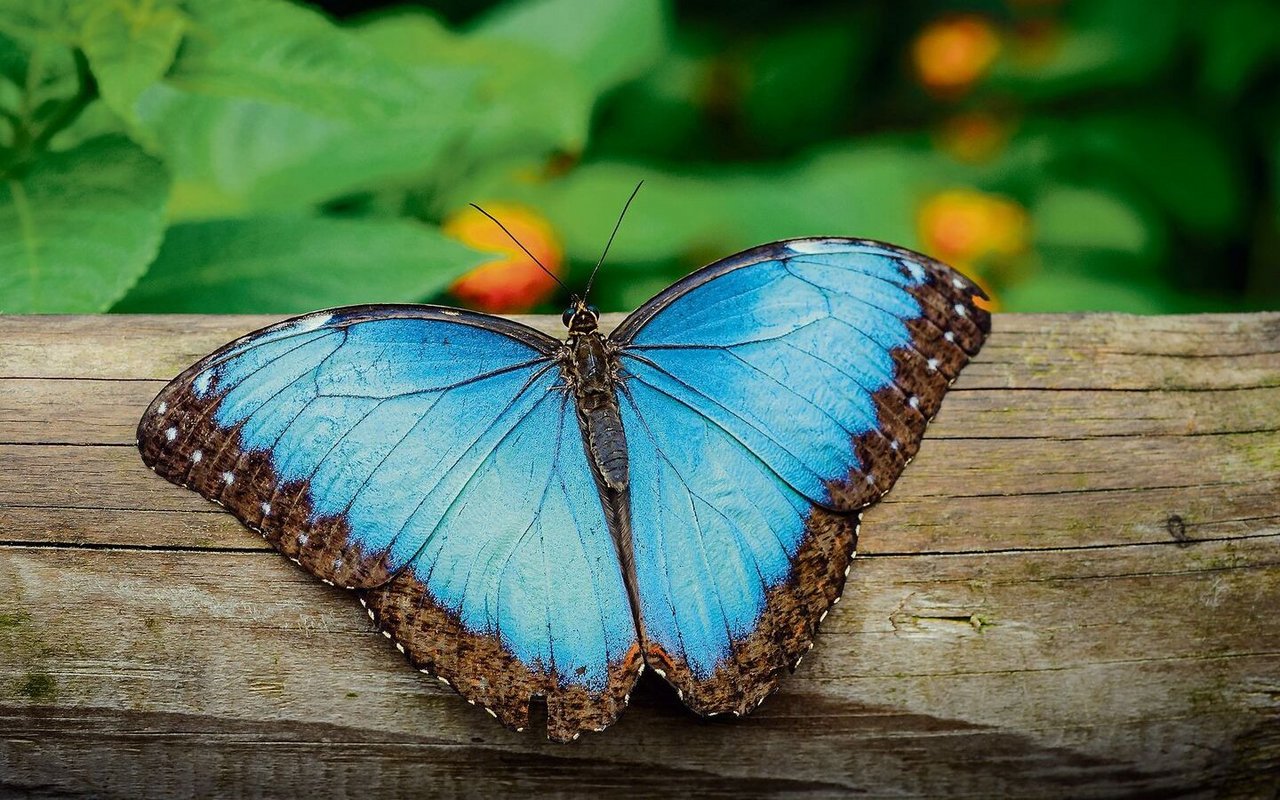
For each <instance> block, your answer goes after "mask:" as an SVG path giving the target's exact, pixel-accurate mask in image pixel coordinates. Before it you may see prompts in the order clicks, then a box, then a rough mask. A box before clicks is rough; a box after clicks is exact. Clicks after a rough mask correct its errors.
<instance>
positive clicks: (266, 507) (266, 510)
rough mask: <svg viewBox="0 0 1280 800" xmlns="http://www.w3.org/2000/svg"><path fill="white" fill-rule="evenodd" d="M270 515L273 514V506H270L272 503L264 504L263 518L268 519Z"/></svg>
mask: <svg viewBox="0 0 1280 800" xmlns="http://www.w3.org/2000/svg"><path fill="white" fill-rule="evenodd" d="M270 514H271V504H270V503H263V504H262V516H264V517H266V516H270Z"/></svg>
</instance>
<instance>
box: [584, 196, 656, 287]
mask: <svg viewBox="0 0 1280 800" xmlns="http://www.w3.org/2000/svg"><path fill="white" fill-rule="evenodd" d="M641 186H644V181H640V182H639V183H637V184H636V188H634V189H632V190H631V196H630V197H628V198H627V202H626V203H625V204H624V205H623V206H622V213H621V214H619V215H618V221H617V222H615V223H614V225H613V233H611V234H609V241H607V242H605V245H604V252H603V253H601V254H600V260H599V261H597V262H596V266H595V269H593V270H591V277H590V278H587V288H586V291H584V292H583V293H582V301H583V302H584V303H585V302H586V301H587V297H588V296H589V295H590V294H591V284H593V283H595V282H596V273H597V272H599V271H600V265H601V264H603V263H604V257H605V256H607V255H609V246H610V245H612V244H613V237H615V236H617V235H618V228H621V227H622V218H623V217H625V216H626V215H627V209H628V208H630V207H631V201H632V200H635V199H636V195H637V194H639V193H640V187H641Z"/></svg>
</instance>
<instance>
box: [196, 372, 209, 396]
mask: <svg viewBox="0 0 1280 800" xmlns="http://www.w3.org/2000/svg"><path fill="white" fill-rule="evenodd" d="M211 383H213V373H212V372H210V371H209V370H205V371H204V372H201V373H200V374H199V375H197V376H196V379H195V380H194V381H192V383H191V385H192V387H194V388H195V390H196V396H197V397H204V396H205V395H206V394H208V393H209V385H210V384H211Z"/></svg>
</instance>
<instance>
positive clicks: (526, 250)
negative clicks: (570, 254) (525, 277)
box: [469, 203, 569, 292]
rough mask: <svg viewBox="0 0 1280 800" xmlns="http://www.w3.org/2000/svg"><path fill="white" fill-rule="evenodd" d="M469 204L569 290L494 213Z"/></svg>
mask: <svg viewBox="0 0 1280 800" xmlns="http://www.w3.org/2000/svg"><path fill="white" fill-rule="evenodd" d="M469 205H470V206H471V207H472V208H474V209H475V210H476V211H479V212H480V213H481V214H484V215H485V216H486V217H488V218H489V219H491V220H493V224H494V225H497V226H498V227H499V228H501V229H502V232H503V233H505V234H506V235H507V236H508V237H509V238H510V239H511V241H513V242H515V243H516V247H519V248H520V249H521V250H523V251H524V254H525V255H527V256H528V257H529V258H532V259H533V263H535V264H537V265H538V266H540V267H542V271H543V272H545V273H547V274H548V275H550V276H551V280H553V281H555V282H556V283H558V284H560V288H561V289H564V290H565V291H566V292H567V291H569V287H568V286H565V285H564V281H562V280H560V278H559V277H557V276H556V274H555V273H554V272H552V271H551V270H549V269H547V266H546V264H543V263H542V262H541V261H539V260H538V257H537V256H535V255H534V254H533V253H530V252H529V248H527V247H525V246H524V244H523V243H521V241H520V240H519V239H517V238H516V235H515V234H514V233H512V232H511V231H509V230H507V226H506V225H503V224H502V223H501V222H499V221H498V218H497V217H495V216H494V215H492V214H490V213H489V212H488V211H485V210H484V209H483V208H481V207H480V206H478V205H476V204H475V203H470V204H469Z"/></svg>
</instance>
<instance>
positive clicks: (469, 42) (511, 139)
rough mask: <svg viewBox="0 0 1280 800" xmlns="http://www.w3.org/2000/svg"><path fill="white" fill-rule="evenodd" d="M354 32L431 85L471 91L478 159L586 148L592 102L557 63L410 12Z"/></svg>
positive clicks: (472, 138) (470, 140) (470, 141)
mask: <svg viewBox="0 0 1280 800" xmlns="http://www.w3.org/2000/svg"><path fill="white" fill-rule="evenodd" d="M353 32H354V33H355V34H356V35H357V36H359V37H360V39H361V41H363V42H365V43H367V44H369V45H371V46H373V47H375V48H376V49H377V50H378V51H379V52H380V53H382V54H384V55H386V56H388V57H390V58H392V59H394V60H395V61H396V62H397V63H399V64H401V65H403V66H405V67H406V68H408V69H410V70H411V71H412V72H413V74H414V75H415V76H416V77H417V78H418V79H419V80H421V81H422V82H423V84H424V85H428V86H445V87H453V88H454V89H455V90H457V89H461V90H465V97H466V109H467V114H468V115H469V116H468V120H469V121H468V123H467V131H466V135H465V140H464V144H465V147H466V149H467V151H468V152H469V153H471V154H474V155H476V156H479V157H483V158H486V159H492V158H495V157H500V156H502V155H503V154H506V153H512V152H518V153H529V152H540V151H550V150H563V151H568V152H577V151H579V150H581V149H582V147H583V145H584V144H585V143H586V139H587V130H588V127H589V126H590V123H591V105H592V97H591V95H590V94H589V93H588V92H587V89H586V87H585V86H584V85H583V82H582V81H581V80H580V79H579V77H578V75H577V74H576V73H575V71H574V70H573V68H572V67H571V66H570V65H569V64H568V63H567V62H565V61H564V60H562V59H560V58H558V57H557V56H554V55H552V54H549V53H547V52H545V51H542V50H539V49H536V48H533V47H530V46H527V45H522V44H519V43H511V42H505V41H493V40H490V39H486V38H483V37H480V36H460V35H458V34H456V33H454V32H452V31H450V30H448V29H447V28H445V27H444V26H443V25H442V24H441V23H440V22H438V21H437V20H435V19H434V18H432V17H430V16H428V15H426V14H423V13H420V12H415V11H408V10H406V11H398V12H394V13H386V14H380V15H378V16H376V17H374V18H372V19H369V20H367V21H365V22H364V23H363V24H361V25H359V26H357V27H355V28H353ZM460 157H461V156H459V158H460ZM455 164H456V162H455Z"/></svg>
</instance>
